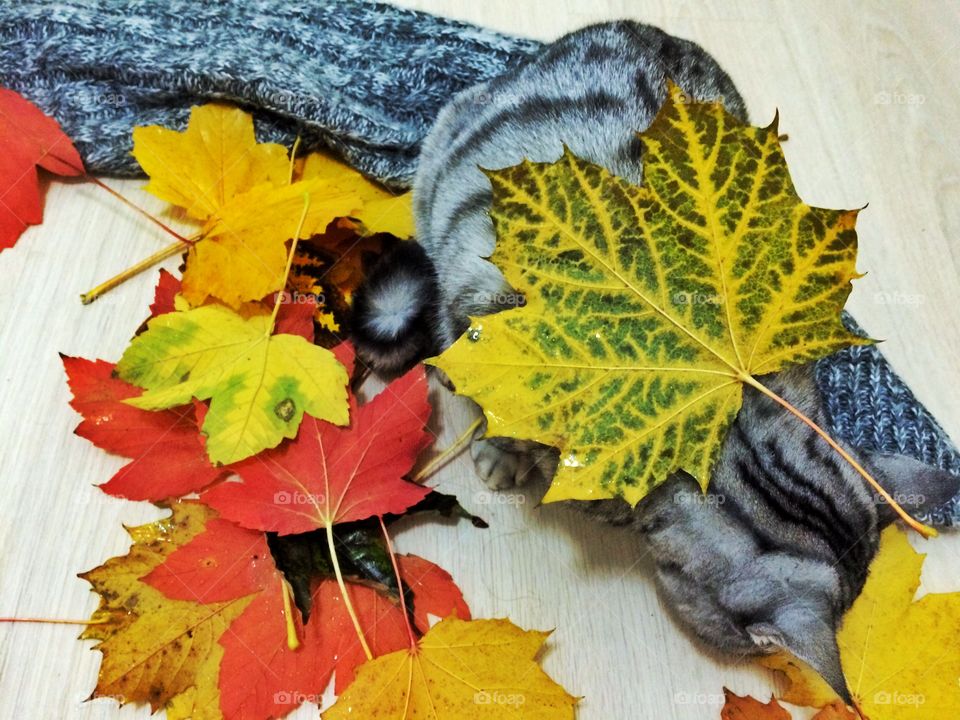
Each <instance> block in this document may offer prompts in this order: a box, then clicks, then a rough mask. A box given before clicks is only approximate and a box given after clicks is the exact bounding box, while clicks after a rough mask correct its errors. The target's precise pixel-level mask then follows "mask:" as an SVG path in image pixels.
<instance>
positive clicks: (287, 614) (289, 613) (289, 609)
mask: <svg viewBox="0 0 960 720" xmlns="http://www.w3.org/2000/svg"><path fill="white" fill-rule="evenodd" d="M280 588H281V592H282V593H283V617H284V620H285V622H286V624H287V647H288V648H290V649H291V650H296V649H297V648H298V647H300V638H299V637H297V624H296V623H295V622H294V621H293V604H292V603H291V602H290V585H289V584H287V581H286V579H285V578H282V577H281V578H280Z"/></svg>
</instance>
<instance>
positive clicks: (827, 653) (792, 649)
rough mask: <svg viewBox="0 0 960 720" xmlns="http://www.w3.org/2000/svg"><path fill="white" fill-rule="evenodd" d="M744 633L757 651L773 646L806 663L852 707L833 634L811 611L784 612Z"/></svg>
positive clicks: (829, 626)
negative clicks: (757, 648) (755, 645)
mask: <svg viewBox="0 0 960 720" xmlns="http://www.w3.org/2000/svg"><path fill="white" fill-rule="evenodd" d="M747 633H749V635H750V638H751V639H752V640H753V642H754V643H756V644H757V646H758V647H761V648H770V646H776V647H779V648H781V649H783V650H786V651H787V652H789V653H791V654H792V655H794V656H796V657H797V658H799V659H800V660H802V661H803V662H805V663H806V664H807V665H809V666H810V667H811V668H813V670H815V671H816V672H817V673H818V674H819V675H820V677H822V678H823V679H824V680H825V681H826V682H827V684H828V685H829V686H830V687H831V688H832V689H833V691H834V692H835V693H837V695H838V696H839V697H840V699H842V700H843V701H844V702H845V703H846V704H847V705H853V698H852V696H851V695H850V690H849V689H848V688H847V680H846V678H845V677H844V675H843V667H842V666H841V664H840V648H839V647H838V646H837V634H836V631H835V629H834V628H833V627H832V626H831V625H830V624H828V623H827V622H825V621H824V620H823V619H822V617H821V616H820V614H819V613H818V612H816V611H815V610H814V609H813V608H812V607H808V606H803V607H788V608H784V609H782V610H781V611H779V612H778V613H777V615H776V617H775V619H774V620H773V621H772V622H761V623H755V624H753V625H750V626H748V627H747Z"/></svg>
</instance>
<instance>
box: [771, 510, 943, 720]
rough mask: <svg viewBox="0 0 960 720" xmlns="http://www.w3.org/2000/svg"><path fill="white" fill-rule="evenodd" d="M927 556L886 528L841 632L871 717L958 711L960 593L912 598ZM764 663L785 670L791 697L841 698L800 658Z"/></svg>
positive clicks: (919, 719)
mask: <svg viewBox="0 0 960 720" xmlns="http://www.w3.org/2000/svg"><path fill="white" fill-rule="evenodd" d="M923 558H924V556H923V555H922V554H921V553H918V552H916V551H915V550H914V549H913V548H912V547H911V546H910V543H909V541H908V540H907V536H906V533H905V532H903V531H902V530H900V529H899V528H897V527H896V526H890V527H888V528H887V529H886V530H884V532H883V534H882V536H881V538H880V550H879V553H878V554H877V558H876V559H875V560H874V562H873V564H872V565H871V567H870V575H869V577H868V578H867V582H866V585H865V586H864V588H863V592H862V593H861V594H860V597H858V598H857V600H856V602H854V604H853V606H852V607H851V608H850V610H849V612H847V614H846V616H844V619H843V624H842V625H841V627H840V631H839V632H838V634H837V642H838V644H839V646H840V660H841V663H842V665H843V672H844V675H846V677H847V680H848V683H849V685H850V690H851V692H852V693H853V696H854V698H855V699H856V700H857V703H858V704H859V705H860V708H861V709H862V710H863V712H864V714H865V715H866V716H868V717H869V718H870V719H871V720H944V719H945V718H952V717H960V643H958V638H960V593H940V594H928V595H924V596H923V597H922V598H920V599H919V600H916V601H914V597H915V595H916V592H917V589H918V588H919V586H920V573H921V570H922V567H923ZM762 663H763V664H764V665H766V666H767V667H771V668H773V669H776V670H780V671H782V672H784V673H785V674H786V675H787V677H788V679H789V680H790V682H791V685H790V687H789V689H788V691H787V692H786V693H785V694H784V696H783V699H784V700H786V701H787V702H791V703H795V704H797V705H808V706H812V707H822V706H824V705H827V704H829V703H831V702H836V700H837V696H836V693H834V692H833V691H832V690H831V689H830V687H829V686H828V685H827V684H826V683H825V682H824V681H823V679H822V678H821V677H820V676H819V675H817V674H816V673H815V672H814V671H813V670H811V669H809V668H808V667H807V666H806V665H804V664H803V663H801V662H799V661H798V660H795V659H794V658H792V657H788V656H785V655H775V656H771V657H769V658H765V659H764V660H763V661H762Z"/></svg>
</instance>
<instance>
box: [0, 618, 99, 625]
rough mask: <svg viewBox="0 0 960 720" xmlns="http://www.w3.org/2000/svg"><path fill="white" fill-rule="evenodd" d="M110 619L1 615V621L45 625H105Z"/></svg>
mask: <svg viewBox="0 0 960 720" xmlns="http://www.w3.org/2000/svg"><path fill="white" fill-rule="evenodd" d="M108 622H110V621H109V620H106V619H105V620H63V619H60V618H20V617H0V623H42V624H44V625H105V624H106V623H108Z"/></svg>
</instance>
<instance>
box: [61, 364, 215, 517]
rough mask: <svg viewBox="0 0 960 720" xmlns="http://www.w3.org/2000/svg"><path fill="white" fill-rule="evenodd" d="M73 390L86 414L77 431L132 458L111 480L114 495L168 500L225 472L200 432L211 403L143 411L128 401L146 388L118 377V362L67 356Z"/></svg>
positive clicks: (107, 490) (109, 490) (104, 487)
mask: <svg viewBox="0 0 960 720" xmlns="http://www.w3.org/2000/svg"><path fill="white" fill-rule="evenodd" d="M61 357H62V359H63V367H64V369H65V370H66V372H67V383H68V384H69V385H70V390H71V391H72V392H73V400H71V401H70V406H71V407H72V408H73V409H74V410H76V411H77V412H78V413H80V414H81V415H83V421H82V422H81V423H80V424H79V425H78V426H77V429H76V430H75V431H74V432H76V434H77V435H79V436H80V437H82V438H86V439H87V440H89V441H90V442H92V443H93V444H94V445H96V446H97V447H98V448H101V449H103V450H106V451H107V452H112V453H115V454H117V455H121V456H123V457H126V458H130V459H131V461H130V462H129V463H127V464H126V465H124V466H123V467H122V468H121V469H120V470H119V471H118V472H117V473H116V474H115V475H114V476H113V477H112V478H110V480H109V481H107V482H106V483H104V484H103V485H100V489H101V490H103V491H104V492H105V493H107V494H108V495H116V496H118V497H125V498H129V499H131V500H151V501H157V500H163V499H165V498H168V497H174V496H176V497H179V496H181V495H186V494H188V493H191V492H196V491H198V490H201V489H202V488H204V487H206V486H207V485H209V484H210V483H212V482H214V481H215V480H217V479H218V478H220V477H222V476H223V475H224V473H225V470H224V468H217V467H213V466H212V465H211V464H210V460H209V458H208V457H207V451H206V449H205V448H204V446H203V440H202V436H201V434H200V423H202V422H203V414H204V413H205V412H206V406H205V405H203V404H202V403H196V404H195V405H183V406H181V407H177V408H171V409H170V410H161V411H157V412H155V411H151V410H140V409H138V408H135V407H132V406H131V405H127V404H126V403H124V402H123V401H124V400H126V399H127V398H131V397H136V396H137V395H140V394H141V393H142V392H143V390H142V389H141V388H138V387H136V386H135V385H131V384H130V383H127V382H124V381H123V380H120V379H119V378H116V377H114V376H113V368H114V365H113V363H109V362H106V361H104V360H96V361H93V360H85V359H84V358H76V357H68V356H66V355H62V356H61Z"/></svg>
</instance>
